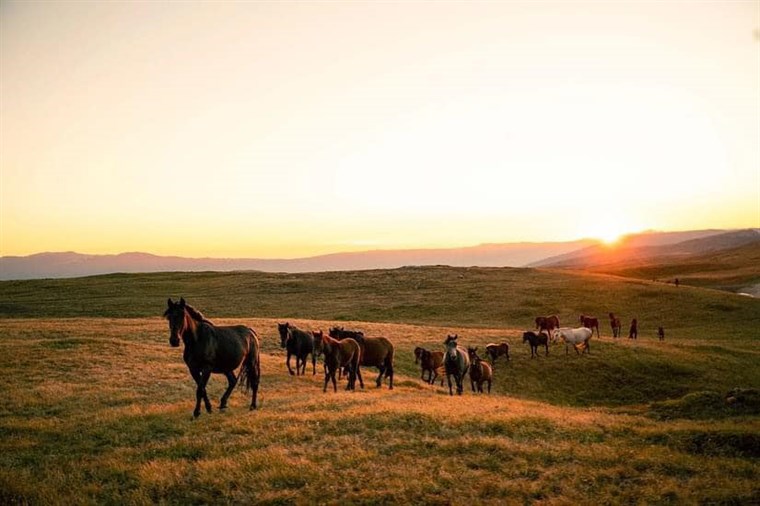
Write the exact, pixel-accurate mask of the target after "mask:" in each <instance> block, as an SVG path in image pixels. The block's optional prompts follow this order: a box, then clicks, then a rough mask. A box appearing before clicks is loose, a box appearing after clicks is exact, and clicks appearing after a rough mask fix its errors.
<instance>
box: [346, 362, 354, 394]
mask: <svg viewBox="0 0 760 506" xmlns="http://www.w3.org/2000/svg"><path fill="white" fill-rule="evenodd" d="M346 390H356V371H354V367H353V366H352V365H349V366H348V384H347V385H346Z"/></svg>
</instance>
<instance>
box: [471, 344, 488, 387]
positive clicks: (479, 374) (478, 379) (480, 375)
mask: <svg viewBox="0 0 760 506" xmlns="http://www.w3.org/2000/svg"><path fill="white" fill-rule="evenodd" d="M467 355H468V356H469V357H470V386H471V387H472V391H473V392H474V391H475V385H477V387H478V392H480V393H481V394H482V393H483V383H486V382H488V393H489V394H490V393H491V381H492V380H493V370H492V369H491V365H490V364H489V363H488V362H486V361H485V360H483V359H481V358H480V357H479V356H478V349H477V348H467Z"/></svg>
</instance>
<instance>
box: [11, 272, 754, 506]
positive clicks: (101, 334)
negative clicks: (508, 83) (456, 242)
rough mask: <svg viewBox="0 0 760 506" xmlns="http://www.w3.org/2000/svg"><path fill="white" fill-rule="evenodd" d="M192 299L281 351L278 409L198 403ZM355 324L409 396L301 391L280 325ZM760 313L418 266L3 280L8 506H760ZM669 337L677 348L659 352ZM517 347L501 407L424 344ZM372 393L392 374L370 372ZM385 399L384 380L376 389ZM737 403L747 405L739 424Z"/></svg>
mask: <svg viewBox="0 0 760 506" xmlns="http://www.w3.org/2000/svg"><path fill="white" fill-rule="evenodd" d="M180 295H183V296H185V297H186V298H187V300H188V302H190V303H191V304H194V305H195V306H196V307H197V308H199V309H201V310H202V311H203V312H204V314H205V315H206V316H207V317H209V318H210V319H211V320H212V321H214V322H215V323H217V324H233V323H245V324H246V325H250V326H252V327H253V328H255V329H256V330H257V331H258V333H259V336H260V339H261V345H262V353H261V361H262V386H261V390H260V396H259V400H260V402H261V405H260V409H259V410H258V411H256V412H249V411H248V410H247V402H248V399H247V398H246V396H245V395H243V394H242V393H239V392H236V393H234V394H233V395H232V397H231V399H230V407H229V409H228V410H227V411H226V412H224V413H220V412H217V411H216V402H217V400H218V398H219V396H220V395H221V393H222V391H223V386H224V382H223V381H221V380H220V377H218V376H216V377H214V378H212V381H211V383H210V385H209V396H210V397H212V402H213V403H214V411H213V412H212V413H210V414H207V413H205V412H204V413H203V415H202V416H201V417H200V418H199V419H198V420H196V421H191V419H190V411H191V409H192V404H193V402H194V399H195V386H194V384H193V383H192V381H191V379H190V377H189V375H188V373H187V368H186V366H185V364H184V363H183V361H182V351H181V349H176V348H171V347H170V346H169V344H168V342H167V340H168V339H167V338H168V329H167V324H166V322H165V321H164V320H163V319H161V317H160V314H161V312H162V311H163V309H164V308H165V307H166V298H167V297H168V296H172V297H177V296H180ZM608 310H614V311H616V312H617V313H619V314H620V316H622V317H623V318H624V320H625V321H626V322H627V321H628V320H629V319H630V318H631V317H634V316H636V317H638V318H639V321H640V337H639V339H638V340H636V341H634V340H628V339H613V338H611V337H609V332H608V329H607V328H603V329H602V336H601V338H596V337H595V338H594V339H592V343H591V353H590V354H584V355H576V354H575V353H574V352H573V351H572V350H570V353H569V354H565V350H564V348H563V346H561V345H559V344H555V345H553V346H552V347H551V350H550V354H549V355H548V356H544V354H543V353H542V354H541V355H540V356H539V357H538V358H536V359H531V358H530V353H529V351H528V348H527V346H526V345H524V344H523V343H522V342H521V333H522V331H523V329H526V328H530V327H532V323H533V321H532V320H533V317H534V316H535V315H536V314H548V313H557V314H559V315H560V318H561V320H562V322H563V323H564V324H567V325H573V324H574V323H575V322H576V321H577V316H578V314H579V313H581V312H582V313H587V314H596V315H598V316H602V315H603V314H604V313H605V312H606V311H608ZM285 319H287V320H289V321H290V322H291V323H294V324H295V325H298V326H299V327H300V328H304V329H319V328H321V329H326V328H327V327H329V326H331V325H334V324H336V323H338V324H342V325H345V326H347V327H353V328H358V329H361V330H364V331H365V332H366V333H367V334H368V335H370V336H372V335H385V336H388V337H389V338H391V339H392V340H393V342H394V343H395V345H396V362H395V369H396V378H395V379H396V381H395V388H394V390H392V391H391V390H388V389H387V388H382V389H375V388H366V389H365V390H359V391H356V392H346V391H342V390H339V392H338V393H333V392H331V391H328V392H327V393H323V392H322V377H321V367H317V371H316V375H312V371H311V366H309V368H308V369H307V371H308V373H307V375H306V376H299V377H293V376H289V375H288V373H287V371H286V369H285V365H284V360H285V356H284V353H283V351H282V349H281V347H280V340H279V337H278V335H277V331H276V323H277V322H279V321H282V320H285ZM758 324H760V300H757V299H752V298H748V297H741V296H739V295H735V294H731V293H726V292H720V291H716V290H709V289H703V288H698V287H690V286H682V287H680V288H676V287H674V286H672V285H666V284H663V283H652V282H650V281H644V280H636V279H630V278H621V277H618V276H611V275H606V274H596V273H586V272H577V271H563V270H535V269H514V268H453V267H410V268H401V269H394V270H369V271H348V272H331V273H303V274H282V273H281V274H277V273H261V272H233V273H155V274H113V275H104V276H94V277H87V278H78V279H58V280H25V281H4V282H0V377H2V378H4V379H3V385H4V392H5V400H4V404H3V409H0V432H1V433H2V434H3V435H4V437H3V438H0V502H2V503H9V504H36V503H40V504H53V503H66V504H77V503H98V504H102V503H108V504H115V503H119V504H155V503H167V504H179V503H181V504H187V503H246V504H249V503H267V504H270V503H272V504H274V503H276V504H293V503H295V504H300V503H366V504H375V503H405V502H414V503H431V504H442V503H477V504H526V503H537V502H542V503H550V504H583V503H587V502H589V501H590V500H592V501H593V502H594V503H605V504H606V503H611V504H617V503H626V504H628V503H631V504H635V503H647V504H649V503H651V504H655V503H677V504H680V503H689V504H691V503H694V504H699V503H707V504H713V503H715V504H754V503H757V501H758V500H760V491H758V488H757V479H758V476H760V465H758V458H760V437H758V417H759V416H760V392H758V390H760V368H758V347H757V345H758V339H759V338H760V337H759V336H758V334H757V332H756V331H755V329H757V328H758ZM657 325H664V326H665V327H666V329H667V338H666V340H665V341H664V342H659V341H658V340H657V339H656V338H655V334H654V332H655V329H656V326H657ZM449 332H456V333H458V334H459V335H460V339H461V340H462V343H463V344H464V345H471V346H480V347H481V348H482V347H483V346H484V345H485V344H486V343H487V342H490V341H496V342H502V341H506V342H508V343H509V344H510V347H511V353H510V355H511V360H510V361H509V362H506V361H501V362H497V363H496V364H495V365H494V373H495V377H494V385H493V391H492V393H491V394H490V395H482V394H477V395H476V394H473V393H471V392H470V391H469V385H468V387H467V388H466V391H465V393H464V395H463V396H461V397H459V396H454V397H450V396H449V395H448V389H447V388H446V387H441V386H440V385H438V384H436V385H432V386H431V385H426V384H424V383H423V382H422V381H420V380H419V369H418V368H417V366H416V365H415V364H414V356H413V350H414V348H415V347H416V346H425V347H427V348H428V349H440V347H441V342H442V339H443V337H444V336H445V335H446V334H447V333H449ZM364 374H365V379H367V378H372V377H373V376H374V374H376V372H375V371H373V370H365V371H364ZM370 383H371V380H370ZM729 400H730V402H729Z"/></svg>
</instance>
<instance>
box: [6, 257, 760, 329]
mask: <svg viewBox="0 0 760 506" xmlns="http://www.w3.org/2000/svg"><path fill="white" fill-rule="evenodd" d="M170 296H171V297H175V298H176V297H179V296H184V297H185V299H187V300H188V301H189V302H190V303H191V304H193V305H194V306H196V307H198V308H200V309H202V310H203V311H204V312H205V313H207V314H208V315H212V316H215V317H233V316H234V317H246V318H247V317H272V318H306V319H321V320H334V321H342V320H355V321H368V322H400V323H417V324H433V325H467V326H475V327H478V326H482V327H508V328H526V329H528V328H531V327H532V326H533V320H534V318H535V317H536V316H538V315H546V314H557V315H559V317H560V321H561V322H562V323H563V325H568V326H573V325H575V323H576V322H577V321H578V316H579V315H580V314H581V313H583V314H590V315H596V316H598V317H599V318H601V319H602V321H603V331H607V332H609V327H608V325H607V324H606V318H605V315H606V314H607V313H608V312H614V313H615V314H616V315H618V316H620V317H621V318H622V319H623V322H624V325H627V324H628V322H630V319H631V318H637V319H638V320H639V326H640V332H642V333H643V334H644V335H650V336H651V335H654V332H656V329H657V327H658V326H660V325H663V326H664V327H665V328H666V329H667V330H668V331H669V333H671V332H672V335H673V336H684V337H686V336H689V337H700V338H717V337H727V338H737V339H738V338H742V337H747V335H748V333H749V330H750V329H752V328H753V327H754V328H757V326H758V324H760V309H759V308H760V301H758V300H753V299H749V298H746V297H740V296H734V295H728V294H721V293H717V292H715V291H712V290H703V289H699V288H692V287H681V288H679V289H676V288H675V287H673V286H668V285H665V284H662V283H653V282H651V281H645V280H635V279H626V278H621V277H615V276H609V275H602V274H586V273H578V272H572V271H569V272H568V271H561V270H557V271H550V270H534V269H512V268H480V267H478V268H452V267H408V268H401V269H394V270H375V271H351V272H329V273H310V274H308V273H307V274H271V273H259V272H234V273H216V272H214V273H159V274H117V275H107V276H94V277H89V278H77V279H60V280H30V281H5V282H0V317H47V316H61V317H74V316H93V317H146V316H157V315H160V314H161V313H162V312H163V310H164V308H165V305H166V299H167V297H170ZM733 321H738V322H742V325H737V326H735V327H734V326H733V325H727V323H730V322H733Z"/></svg>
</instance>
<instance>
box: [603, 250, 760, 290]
mask: <svg viewBox="0 0 760 506" xmlns="http://www.w3.org/2000/svg"><path fill="white" fill-rule="evenodd" d="M590 270H592V271H595V272H604V273H608V274H615V275H618V276H625V277H631V278H640V279H658V280H663V281H672V280H673V279H675V278H678V279H679V281H680V282H681V283H684V284H688V285H692V286H701V287H706V288H714V289H717V290H727V291H731V292H740V291H750V290H752V287H754V286H755V285H758V284H760V242H755V243H752V244H747V245H744V246H739V247H737V248H731V249H728V250H724V251H718V252H712V253H708V254H704V255H694V256H688V257H660V258H654V259H652V258H650V259H645V260H629V261H627V262H619V263H614V264H609V265H603V266H599V267H594V268H591V269H590ZM755 289H756V288H755Z"/></svg>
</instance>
